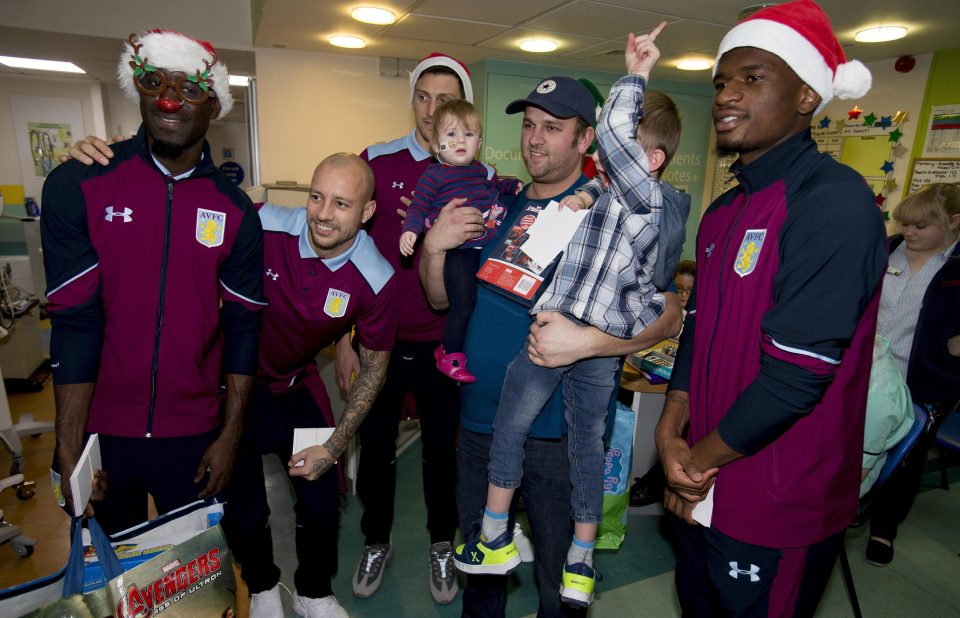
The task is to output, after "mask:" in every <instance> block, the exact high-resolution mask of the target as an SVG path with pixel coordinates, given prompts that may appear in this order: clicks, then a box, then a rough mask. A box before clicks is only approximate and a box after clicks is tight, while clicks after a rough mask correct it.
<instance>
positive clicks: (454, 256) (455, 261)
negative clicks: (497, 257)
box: [443, 248, 480, 354]
mask: <svg viewBox="0 0 960 618" xmlns="http://www.w3.org/2000/svg"><path fill="white" fill-rule="evenodd" d="M478 270H480V249H479V248H477V249H455V250H453V251H447V255H446V257H445V259H444V262H443V286H444V288H445V289H446V291H447V300H448V301H449V302H450V310H449V311H448V312H447V320H446V322H445V323H444V326H443V351H444V352H446V353H447V354H452V353H454V352H463V340H464V339H465V338H466V336H467V324H469V322H470V316H471V315H472V314H473V308H474V306H475V305H476V304H477V271H478Z"/></svg>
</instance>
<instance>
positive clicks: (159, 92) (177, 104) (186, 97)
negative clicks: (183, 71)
mask: <svg viewBox="0 0 960 618" xmlns="http://www.w3.org/2000/svg"><path fill="white" fill-rule="evenodd" d="M133 83H134V84H136V86H137V90H139V91H140V92H142V93H143V94H145V95H147V96H148V97H157V107H158V108H159V109H160V111H162V112H166V113H168V114H172V113H174V112H177V111H180V108H181V107H183V101H186V102H187V103H192V104H194V105H203V103H205V102H206V100H207V99H209V98H210V97H211V96H213V97H216V96H217V95H216V94H214V93H213V91H212V90H211V89H210V87H209V86H207V87H206V88H204V87H203V86H201V85H200V84H199V83H197V82H195V81H193V80H191V79H190V78H189V77H186V76H184V75H178V76H176V77H175V78H173V79H171V78H170V77H167V75H166V73H164V72H163V71H146V72H144V73H143V74H142V75H140V76H139V77H134V78H133ZM204 85H206V84H204ZM171 87H172V88H173V89H174V91H175V92H176V93H177V96H178V98H179V100H178V99H171V98H168V97H165V96H163V95H164V94H165V93H166V92H167V90H169V89H170V88H171Z"/></svg>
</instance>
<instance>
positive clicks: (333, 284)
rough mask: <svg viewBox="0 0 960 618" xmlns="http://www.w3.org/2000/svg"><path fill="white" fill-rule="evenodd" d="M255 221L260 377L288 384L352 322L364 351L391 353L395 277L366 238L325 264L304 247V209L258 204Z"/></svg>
mask: <svg viewBox="0 0 960 618" xmlns="http://www.w3.org/2000/svg"><path fill="white" fill-rule="evenodd" d="M260 220H261V222H262V223H263V227H264V256H263V267H264V278H263V289H264V295H265V296H266V297H267V301H268V303H269V304H268V305H267V307H266V308H265V309H264V310H263V314H262V320H263V324H262V330H261V334H260V363H259V366H258V370H257V373H258V376H259V377H260V378H261V379H266V380H269V381H277V380H284V379H290V378H293V377H294V376H296V375H297V374H298V373H299V372H300V371H302V370H303V369H304V368H305V367H307V366H309V365H311V364H313V363H314V362H315V361H314V359H315V357H316V355H317V353H318V352H319V351H320V350H321V349H323V348H324V347H326V346H327V345H329V344H330V343H333V342H335V341H336V340H337V339H338V338H339V337H340V336H341V335H343V334H344V333H345V332H347V331H349V330H350V328H351V327H352V326H353V325H354V324H356V325H357V331H358V336H359V338H360V345H362V346H363V347H364V348H366V349H368V350H373V351H386V350H390V349H392V348H393V340H394V337H395V336H396V332H397V314H398V311H397V285H396V279H397V278H396V277H395V276H394V271H393V268H392V267H391V266H390V264H389V263H388V262H387V260H385V259H384V258H383V256H382V255H380V252H379V251H377V248H376V246H375V245H374V243H373V241H372V240H371V238H370V236H368V235H367V233H366V232H364V231H363V230H361V231H360V232H359V233H358V234H357V237H356V238H355V240H354V243H353V245H352V246H351V247H350V249H348V250H347V251H346V252H344V253H342V254H340V255H338V256H337V257H335V258H331V259H328V260H325V259H321V258H319V257H317V254H316V252H315V251H314V249H313V246H312V245H311V244H310V241H309V237H308V231H307V216H306V209H305V208H284V207H282V206H272V205H270V204H265V205H263V206H262V207H261V208H260Z"/></svg>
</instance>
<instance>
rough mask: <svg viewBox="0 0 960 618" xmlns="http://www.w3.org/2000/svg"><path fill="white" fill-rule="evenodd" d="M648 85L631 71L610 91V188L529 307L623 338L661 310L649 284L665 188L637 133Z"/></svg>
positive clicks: (606, 130) (606, 151)
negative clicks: (545, 288) (651, 164)
mask: <svg viewBox="0 0 960 618" xmlns="http://www.w3.org/2000/svg"><path fill="white" fill-rule="evenodd" d="M645 88H646V81H645V80H644V79H643V78H642V77H639V76H636V75H627V76H624V77H623V78H621V79H620V80H619V81H617V83H616V84H614V85H613V88H612V89H611V90H610V96H609V97H608V98H607V102H606V104H605V105H604V106H603V111H602V112H601V114H600V121H599V122H598V123H597V139H598V140H599V147H600V159H601V162H602V163H603V167H604V169H605V170H606V171H607V175H608V177H609V178H610V186H609V187H608V188H606V189H604V190H603V191H602V192H601V193H600V194H599V199H596V203H595V204H594V206H593V208H591V209H590V211H589V213H588V214H587V216H586V217H585V218H584V220H583V222H582V223H581V224H580V227H579V228H577V231H576V232H575V233H574V235H573V238H572V239H571V240H570V244H569V245H567V249H566V251H565V252H564V254H563V257H562V258H561V260H560V263H559V264H558V266H557V271H556V274H555V276H554V278H553V280H552V281H551V282H550V286H549V287H548V288H547V290H546V291H545V292H544V294H543V296H542V297H541V298H540V301H539V302H538V303H537V305H536V306H535V307H534V308H533V310H532V311H531V313H534V314H535V313H537V312H540V311H559V312H561V313H563V314H565V315H567V316H570V317H573V318H575V319H577V320H580V321H583V322H586V323H587V324H590V325H591V326H595V327H597V328H599V329H600V330H602V331H603V332H605V333H607V334H608V335H613V336H615V337H621V338H624V339H626V338H632V337H634V336H636V335H637V333H639V332H640V331H642V330H643V329H644V328H646V327H647V326H648V325H650V324H651V323H652V322H653V321H654V320H656V319H657V318H658V317H660V314H661V313H663V306H664V298H663V294H661V293H660V292H659V291H658V290H657V288H656V287H655V286H654V285H653V283H652V282H651V278H652V276H653V266H654V263H655V262H656V261H657V241H658V239H659V234H660V228H659V225H660V213H661V212H662V210H663V193H662V192H661V189H660V182H659V181H658V180H657V179H656V178H654V177H653V176H651V175H650V171H649V162H648V160H647V155H646V153H645V152H644V151H643V148H642V147H641V146H640V144H639V142H637V139H636V133H637V125H638V123H639V122H640V118H641V117H642V115H643V94H644V90H645ZM595 188H596V187H594V189H595ZM580 190H583V188H581V189H580ZM588 192H589V191H588ZM593 195H594V197H595V198H596V194H595V193H593Z"/></svg>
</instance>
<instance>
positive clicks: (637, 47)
mask: <svg viewBox="0 0 960 618" xmlns="http://www.w3.org/2000/svg"><path fill="white" fill-rule="evenodd" d="M666 27H667V22H665V21H663V22H660V25H659V26H657V27H656V28H654V29H653V30H652V31H651V32H650V34H641V35H640V36H634V34H633V33H632V32H631V33H629V34H628V35H627V49H626V50H624V52H623V58H624V60H625V61H626V63H627V72H628V73H630V74H631V75H639V76H641V77H643V78H644V79H645V80H647V81H649V80H650V71H652V70H653V67H654V65H655V64H657V60H659V59H660V50H659V49H657V46H656V45H655V44H654V41H656V40H657V37H658V36H659V35H660V33H661V32H662V31H663V29H664V28H666Z"/></svg>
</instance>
